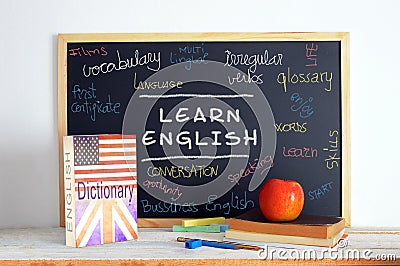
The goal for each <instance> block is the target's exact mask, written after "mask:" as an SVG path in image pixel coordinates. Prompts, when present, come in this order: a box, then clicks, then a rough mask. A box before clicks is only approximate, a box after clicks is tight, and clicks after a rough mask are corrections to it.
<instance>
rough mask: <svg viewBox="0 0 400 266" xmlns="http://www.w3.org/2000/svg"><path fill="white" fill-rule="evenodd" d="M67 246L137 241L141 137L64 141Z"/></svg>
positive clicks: (100, 136) (85, 137)
mask: <svg viewBox="0 0 400 266" xmlns="http://www.w3.org/2000/svg"><path fill="white" fill-rule="evenodd" d="M64 186H65V220H66V222H65V227H66V244H67V245H68V246H72V247H84V246H91V245H97V244H105V243H111V242H120V241H125V240H132V239H137V178H136V136H135V135H98V136H94V135H92V136H66V137H64Z"/></svg>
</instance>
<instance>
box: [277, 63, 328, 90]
mask: <svg viewBox="0 0 400 266" xmlns="http://www.w3.org/2000/svg"><path fill="white" fill-rule="evenodd" d="M332 79H333V73H332V72H327V71H325V72H308V73H291V72H290V67H288V68H287V72H286V73H285V72H281V73H279V74H278V76H277V78H276V81H277V82H278V83H279V84H280V85H282V88H283V91H284V92H287V87H288V84H292V85H296V84H299V83H300V84H302V83H313V84H315V83H317V84H319V83H328V86H327V87H324V90H325V91H331V90H332Z"/></svg>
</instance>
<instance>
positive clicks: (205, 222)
mask: <svg viewBox="0 0 400 266" xmlns="http://www.w3.org/2000/svg"><path fill="white" fill-rule="evenodd" d="M224 223H225V218H224V217H215V218H202V219H191V220H183V221H182V226H184V227H187V226H199V225H210V224H224Z"/></svg>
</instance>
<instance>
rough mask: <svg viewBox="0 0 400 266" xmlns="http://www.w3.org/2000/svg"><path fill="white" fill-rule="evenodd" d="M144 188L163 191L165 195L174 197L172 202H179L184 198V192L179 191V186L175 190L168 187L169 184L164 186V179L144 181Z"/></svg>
mask: <svg viewBox="0 0 400 266" xmlns="http://www.w3.org/2000/svg"><path fill="white" fill-rule="evenodd" d="M143 186H144V187H147V188H156V189H159V190H162V191H163V192H164V194H169V195H172V198H171V200H177V199H179V198H180V197H181V196H182V192H181V191H180V190H179V186H178V185H177V186H176V187H175V188H172V187H168V185H167V184H163V181H162V178H161V179H160V181H150V180H148V179H147V180H145V181H143Z"/></svg>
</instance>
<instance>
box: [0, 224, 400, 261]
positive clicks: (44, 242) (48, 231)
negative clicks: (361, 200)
mask: <svg viewBox="0 0 400 266" xmlns="http://www.w3.org/2000/svg"><path fill="white" fill-rule="evenodd" d="M346 230H347V232H348V233H349V239H348V242H347V243H346V244H348V245H347V247H345V248H341V249H338V252H336V253H334V254H337V255H333V259H332V257H329V255H326V256H325V258H324V259H321V252H322V251H323V250H322V249H321V248H320V249H318V250H316V254H317V257H316V259H314V260H313V259H311V260H304V259H303V260H293V259H287V256H286V257H284V258H281V259H279V258H277V257H275V258H274V259H272V260H271V259H268V261H265V260H262V259H260V258H259V257H258V252H257V251H249V250H226V249H218V248H211V247H201V248H197V249H193V250H190V249H185V248H184V243H180V242H176V238H177V237H178V236H185V237H190V238H200V239H209V240H219V241H220V240H222V238H223V237H224V233H174V232H171V229H160V228H158V229H149V228H141V229H139V240H137V241H126V242H120V243H113V244H106V245H100V246H92V247H85V248H72V247H67V246H65V244H64V243H65V233H64V228H43V229H2V230H0V265H16V264H18V263H19V264H23V265H54V264H57V265H75V264H79V265H96V266H97V265H111V264H113V265H143V264H146V265H164V264H173V265H183V264H185V265H187V264H196V265H241V266H244V265H245V266H248V265H258V264H264V265H265V264H266V262H268V265H274V264H279V265H281V264H282V263H283V264H301V265H305V264H317V265H330V264H340V265H344V264H348V265H356V264H378V265H383V264H387V265H393V264H397V265H400V260H399V258H400V234H399V232H398V231H395V230H379V231H373V230H371V229H362V228H358V229H355V228H347V229H346ZM346 250H347V251H349V250H353V252H354V250H357V252H360V253H361V255H362V254H363V252H366V253H365V254H367V255H368V258H369V259H368V258H367V259H363V258H362V259H357V258H356V259H351V258H354V255H352V254H354V253H352V252H349V255H344V256H345V257H346V256H347V258H350V259H346V258H345V259H342V260H336V259H335V256H340V254H345V251H346ZM288 251H290V252H291V253H292V254H294V253H295V252H302V250H297V251H293V250H288ZM296 254H300V253H296ZM296 254H294V255H296ZM352 256H353V257H352ZM393 259H395V260H393Z"/></svg>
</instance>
